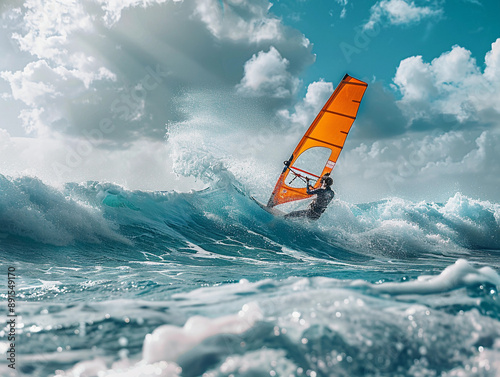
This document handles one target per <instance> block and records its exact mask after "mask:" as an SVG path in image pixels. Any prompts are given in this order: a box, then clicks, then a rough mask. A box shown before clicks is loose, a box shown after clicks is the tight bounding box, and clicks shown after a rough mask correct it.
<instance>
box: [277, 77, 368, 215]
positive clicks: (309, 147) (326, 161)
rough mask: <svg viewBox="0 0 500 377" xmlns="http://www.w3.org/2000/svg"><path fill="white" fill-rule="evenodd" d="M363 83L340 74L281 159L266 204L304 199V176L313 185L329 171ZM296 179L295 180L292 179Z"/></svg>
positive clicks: (343, 139)
mask: <svg viewBox="0 0 500 377" xmlns="http://www.w3.org/2000/svg"><path fill="white" fill-rule="evenodd" d="M367 86H368V84H367V83H365V82H363V81H360V80H357V79H355V78H353V77H351V76H349V75H347V74H346V75H345V76H344V78H343V79H342V81H341V82H340V84H339V85H338V86H337V88H336V89H335V91H334V92H333V94H332V95H331V97H330V99H329V100H328V101H327V102H326V104H325V106H323V108H322V109H321V111H320V112H319V114H318V115H317V116H316V119H314V121H313V122H312V124H311V125H310V126H309V129H308V130H307V132H306V133H305V134H304V136H303V137H302V139H301V140H300V142H299V144H298V145H297V147H296V148H295V150H294V151H293V154H292V157H290V159H289V160H288V161H285V168H284V169H283V172H282V173H281V175H280V177H279V179H278V182H277V183H276V186H275V187H274V190H273V193H272V194H271V197H270V198H269V201H268V203H267V206H268V207H274V206H276V205H278V204H283V203H287V202H291V201H294V200H300V199H306V198H308V197H309V196H310V195H308V194H307V192H306V188H305V183H304V182H303V181H304V180H305V178H309V179H311V180H316V184H315V185H314V188H318V187H319V186H320V185H321V183H320V179H319V178H320V177H321V176H323V175H325V174H327V173H328V174H329V173H330V172H331V171H332V169H333V168H334V166H335V164H336V162H337V159H338V157H339V155H340V152H341V151H342V148H343V147H344V143H345V140H346V137H347V134H348V133H349V130H350V129H351V126H352V124H353V123H354V120H355V119H356V114H357V113H358V108H359V104H360V103H361V99H362V98H363V95H364V94H365V90H366V88H367ZM297 178H299V181H296V179H297ZM301 180H302V181H301ZM294 181H296V182H294Z"/></svg>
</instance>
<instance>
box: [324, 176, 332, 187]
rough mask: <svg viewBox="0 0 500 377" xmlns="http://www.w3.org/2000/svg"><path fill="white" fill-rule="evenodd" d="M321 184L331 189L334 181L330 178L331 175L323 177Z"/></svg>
mask: <svg viewBox="0 0 500 377" xmlns="http://www.w3.org/2000/svg"><path fill="white" fill-rule="evenodd" d="M321 184H322V185H324V186H325V187H330V186H331V185H333V179H332V177H330V175H329V174H325V175H324V176H322V177H321Z"/></svg>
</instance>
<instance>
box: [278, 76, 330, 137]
mask: <svg viewBox="0 0 500 377" xmlns="http://www.w3.org/2000/svg"><path fill="white" fill-rule="evenodd" d="M332 93H333V84H332V83H331V82H326V81H324V80H320V81H316V82H313V83H311V84H309V85H308V87H307V92H306V95H305V97H304V98H303V99H302V101H300V102H298V103H297V104H296V105H295V107H294V111H293V112H290V111H289V110H286V109H283V110H281V111H279V116H280V118H281V119H282V120H283V122H285V123H287V124H290V125H292V126H293V127H300V128H304V127H308V126H309V124H311V122H312V121H313V119H314V117H315V116H316V115H317V114H318V112H319V111H320V110H321V108H322V107H323V105H324V104H325V103H326V101H327V100H328V98H330V96H331V95H332Z"/></svg>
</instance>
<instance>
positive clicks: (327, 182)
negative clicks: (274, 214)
mask: <svg viewBox="0 0 500 377" xmlns="http://www.w3.org/2000/svg"><path fill="white" fill-rule="evenodd" d="M320 182H321V187H320V188H317V189H316V190H313V187H312V186H311V185H310V184H309V178H306V190H307V194H308V195H316V198H315V199H314V200H313V201H312V202H311V204H310V205H309V208H307V209H305V210H301V211H294V212H290V213H289V214H287V215H285V217H286V218H291V217H292V218H293V217H307V218H308V219H310V220H318V219H319V218H320V217H321V215H322V214H323V212H325V210H326V208H327V207H328V204H330V202H331V201H332V199H333V197H334V196H335V192H334V191H333V190H332V189H331V186H332V185H333V179H332V177H330V174H328V173H327V174H325V175H323V176H322V177H321V181H320Z"/></svg>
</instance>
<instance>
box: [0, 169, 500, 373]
mask: <svg viewBox="0 0 500 377" xmlns="http://www.w3.org/2000/svg"><path fill="white" fill-rule="evenodd" d="M262 199H264V198H262ZM0 250H1V255H0V257H1V264H2V270H3V271H4V275H6V271H7V268H8V267H9V266H14V267H15V269H16V273H17V274H18V275H19V278H18V280H17V294H18V297H17V307H16V309H17V312H18V315H20V317H18V329H17V333H18V339H17V342H16V352H17V362H16V365H17V367H18V369H17V370H16V372H17V375H18V376H52V375H66V376H118V375H119V376H199V375H205V376H231V375H232V376H498V375H500V305H499V298H498V288H499V287H500V276H499V274H498V271H499V269H500V258H499V257H500V205H498V204H495V203H490V202H485V201H479V200H473V199H471V198H467V197H465V196H462V195H461V194H458V193H457V194H456V195H454V196H452V197H450V198H449V199H448V200H447V201H446V202H444V203H431V202H429V203H427V202H419V203H415V202H409V201H406V200H403V199H398V198H392V199H388V200H384V201H380V202H374V203H365V204H358V205H353V204H348V203H345V202H342V201H341V200H336V201H335V202H334V203H333V204H332V205H331V206H330V207H329V209H328V210H327V212H326V213H325V215H324V216H323V217H322V218H321V219H320V220H319V221H317V222H303V221H289V220H288V221H287V220H283V219H279V218H274V217H273V216H271V215H269V214H268V213H266V212H265V211H263V210H262V209H260V208H259V206H258V205H256V204H255V203H254V202H253V201H252V200H251V198H250V197H249V193H247V192H246V191H245V189H244V188H242V187H241V185H240V184H238V182H236V181H231V180H225V181H224V182H222V181H220V182H218V183H214V184H212V185H211V187H209V188H208V189H206V190H203V191H193V192H191V193H175V192H140V191H127V190H124V189H122V188H120V187H118V186H115V185H112V184H106V183H95V182H91V183H87V184H67V185H66V186H65V187H64V188H61V189H55V188H53V187H50V186H47V185H45V184H44V183H42V182H41V181H39V180H37V179H35V178H28V177H25V178H18V179H11V178H6V177H3V176H0ZM6 298H7V295H6V294H5V293H4V292H2V301H3V302H5V299H6ZM0 311H1V314H2V316H1V320H2V321H3V322H4V324H3V326H2V327H3V332H2V340H1V341H0V342H1V343H0V350H1V351H2V353H3V355H4V357H2V360H0V373H1V374H2V375H6V376H8V375H9V373H10V369H9V368H8V366H7V364H8V363H7V361H6V352H7V349H8V342H7V341H6V338H5V335H6V331H7V326H6V325H7V324H6V318H7V317H6V315H7V306H6V304H2V305H1V307H0Z"/></svg>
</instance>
